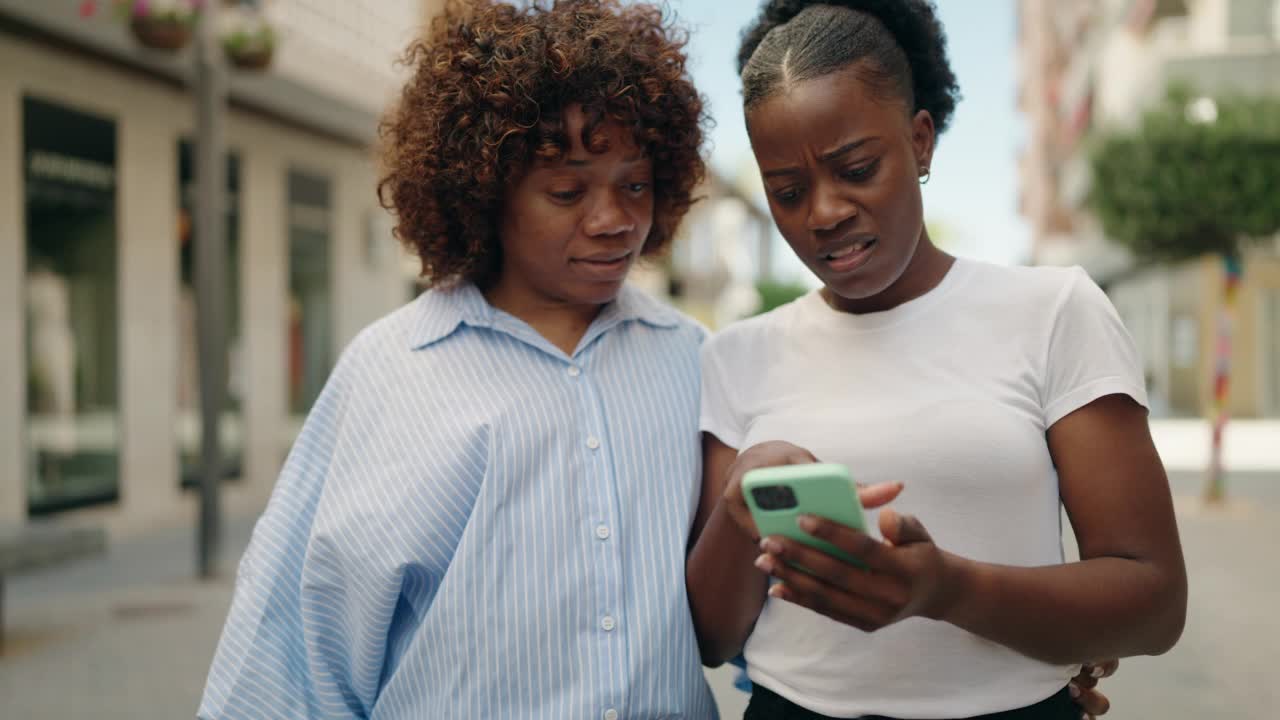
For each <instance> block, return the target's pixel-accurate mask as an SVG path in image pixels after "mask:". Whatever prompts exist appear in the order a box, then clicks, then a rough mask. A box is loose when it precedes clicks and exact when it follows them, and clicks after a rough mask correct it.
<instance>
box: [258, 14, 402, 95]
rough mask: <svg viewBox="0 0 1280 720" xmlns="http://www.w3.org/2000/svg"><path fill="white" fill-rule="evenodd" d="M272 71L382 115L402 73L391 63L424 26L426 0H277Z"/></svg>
mask: <svg viewBox="0 0 1280 720" xmlns="http://www.w3.org/2000/svg"><path fill="white" fill-rule="evenodd" d="M271 7H272V10H271V14H272V15H274V16H275V18H276V19H277V22H278V24H279V26H280V33H281V43H280V49H279V53H278V58H277V62H276V65H275V67H274V68H273V72H276V73H278V74H280V75H283V76H285V77H289V78H291V79H294V80H297V81H299V82H302V83H304V84H308V85H314V86H316V87H321V88H324V90H325V91H326V92H328V93H332V94H335V95H336V96H338V97H341V98H344V99H346V100H348V101H351V102H353V103H356V104H358V105H360V106H361V107H363V108H365V109H366V110H372V111H375V112H380V111H381V110H382V108H383V106H384V105H385V104H386V102H387V101H388V100H389V99H391V98H392V97H393V95H394V94H395V93H396V92H397V91H398V90H399V87H400V83H401V81H402V79H403V77H404V73H403V71H402V70H401V69H399V68H398V67H397V66H396V65H395V64H394V63H393V60H394V59H395V58H396V57H398V56H399V55H400V53H401V52H403V51H404V49H405V47H406V46H407V45H408V44H409V41H410V40H411V39H412V38H413V37H414V35H415V34H416V33H417V32H418V31H419V29H420V28H421V26H422V17H423V7H422V0H364V1H363V2H352V1H351V0H279V1H278V2H276V3H275V4H274V6H271Z"/></svg>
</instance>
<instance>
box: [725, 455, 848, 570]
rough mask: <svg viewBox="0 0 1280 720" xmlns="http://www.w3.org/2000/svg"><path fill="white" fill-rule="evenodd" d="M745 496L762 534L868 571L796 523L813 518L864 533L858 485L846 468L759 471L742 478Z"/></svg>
mask: <svg viewBox="0 0 1280 720" xmlns="http://www.w3.org/2000/svg"><path fill="white" fill-rule="evenodd" d="M742 494H743V498H744V500H745V501H746V503H747V507H748V508H749V509H750V511H751V517H752V519H754V521H755V524H756V528H757V529H758V530H759V532H760V535H761V536H763V537H768V536H770V535H779V536H782V537H787V538H790V539H792V540H795V541H796V542H799V543H803V544H805V545H808V546H809V547H812V548H815V549H817V550H821V551H822V552H824V553H827V554H828V555H831V556H833V557H837V558H839V559H841V560H843V561H845V562H847V563H849V564H851V565H855V566H857V567H865V566H864V565H863V563H862V562H861V561H859V560H858V559H857V558H855V557H853V556H851V555H849V554H848V553H846V552H844V551H843V550H841V549H840V548H838V547H836V546H835V545H832V544H831V543H828V542H826V541H825V540H821V539H819V538H816V537H814V536H812V535H810V534H808V533H806V532H804V531H803V530H801V529H800V526H799V525H798V524H797V520H798V519H799V517H800V516H801V515H813V516H816V517H821V518H826V519H828V520H832V521H834V522H837V523H840V524H841V525H845V526H848V527H851V528H855V529H857V530H862V531H864V532H865V531H866V518H865V516H864V513H863V508H862V502H861V500H860V499H859V497H858V486H857V485H856V484H855V483H854V481H853V478H852V476H851V475H850V474H849V469H848V468H847V467H845V466H844V465H838V464H834V463H808V464H803V465H783V466H779V467H767V468H758V469H755V470H751V471H749V472H747V473H746V474H745V475H744V476H743V478H742Z"/></svg>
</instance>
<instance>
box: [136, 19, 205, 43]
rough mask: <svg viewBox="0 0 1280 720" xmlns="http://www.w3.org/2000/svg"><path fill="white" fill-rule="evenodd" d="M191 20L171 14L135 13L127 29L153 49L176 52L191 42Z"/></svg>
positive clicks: (139, 40)
mask: <svg viewBox="0 0 1280 720" xmlns="http://www.w3.org/2000/svg"><path fill="white" fill-rule="evenodd" d="M191 25H192V23H191V21H190V20H189V19H183V18H179V17H175V16H172V15H135V16H133V18H131V19H130V20H129V29H130V30H132V31H133V36H134V37H135V38H137V40H138V43H139V44H141V45H142V46H144V47H148V48H151V49H153V50H165V51H168V52H176V51H178V50H181V49H182V48H184V47H186V46H187V45H188V44H189V43H190V42H191Z"/></svg>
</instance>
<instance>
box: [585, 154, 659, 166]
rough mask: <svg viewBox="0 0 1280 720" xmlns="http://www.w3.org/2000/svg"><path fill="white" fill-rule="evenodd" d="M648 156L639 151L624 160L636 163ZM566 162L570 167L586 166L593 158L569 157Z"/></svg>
mask: <svg viewBox="0 0 1280 720" xmlns="http://www.w3.org/2000/svg"><path fill="white" fill-rule="evenodd" d="M646 157H648V156H647V155H645V154H644V153H638V154H636V155H632V156H631V157H629V158H623V159H622V162H623V163H624V164H626V165H634V164H636V163H638V162H640V161H641V160H644V159H645V158H646ZM564 164H565V165H568V166H569V167H586V166H588V165H590V164H591V160H589V159H583V158H569V159H568V160H566V161H565V163H564Z"/></svg>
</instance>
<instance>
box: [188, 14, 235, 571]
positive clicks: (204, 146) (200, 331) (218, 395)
mask: <svg viewBox="0 0 1280 720" xmlns="http://www.w3.org/2000/svg"><path fill="white" fill-rule="evenodd" d="M217 7H218V3H206V4H205V6H204V11H203V12H202V13H201V15H200V20H199V27H198V28H197V32H196V47H195V50H196V52H195V56H196V59H195V63H196V68H195V86H194V91H195V93H194V94H195V98H196V138H195V160H196V163H195V165H196V199H195V206H196V234H195V285H196V332H197V339H196V346H197V351H198V352H197V354H198V357H199V364H200V420H201V437H200V441H201V442H200V465H201V467H200V522H199V529H198V537H197V545H198V556H197V560H198V565H199V571H200V577H201V578H211V577H213V576H214V575H215V574H216V573H217V564H218V544H219V539H220V535H221V533H220V527H219V525H220V512H219V507H218V484H219V483H220V482H221V479H222V469H223V468H222V449H221V444H220V442H219V432H218V431H219V420H220V418H221V416H222V408H223V403H224V401H225V393H226V391H227V340H226V328H227V325H226V297H225V295H226V286H227V283H226V274H227V270H226V267H225V264H226V257H227V253H226V232H225V227H224V226H225V222H226V215H225V213H226V187H227V178H226V168H227V166H226V162H227V159H226V155H227V153H226V140H225V137H224V134H223V132H224V127H223V126H224V114H225V112H226V85H225V83H226V79H225V76H224V73H223V69H222V65H221V63H220V58H219V57H218V55H217V52H216V51H217V38H216V36H215V34H214V33H215V18H214V16H215V14H216V11H217Z"/></svg>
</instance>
